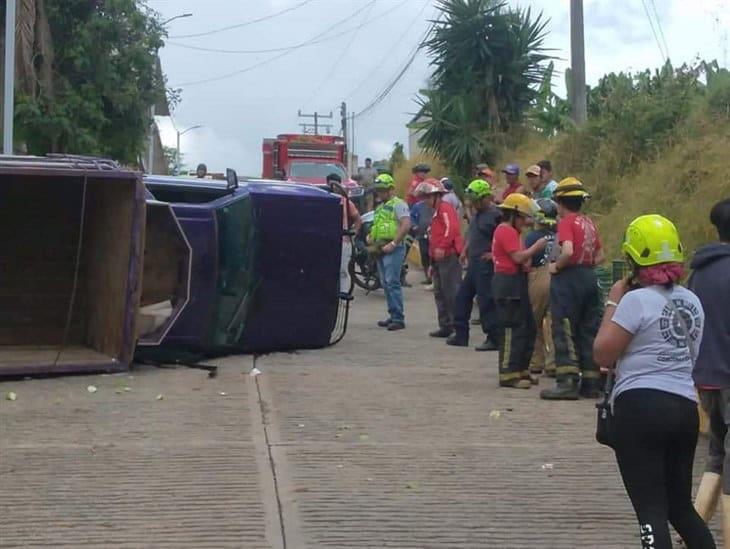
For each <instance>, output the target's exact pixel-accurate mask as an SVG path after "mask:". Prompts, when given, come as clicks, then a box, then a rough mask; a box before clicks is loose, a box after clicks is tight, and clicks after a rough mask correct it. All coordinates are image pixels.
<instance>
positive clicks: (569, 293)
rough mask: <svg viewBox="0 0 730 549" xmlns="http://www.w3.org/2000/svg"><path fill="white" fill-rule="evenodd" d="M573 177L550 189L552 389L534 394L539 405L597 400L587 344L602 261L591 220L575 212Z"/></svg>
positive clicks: (580, 200)
mask: <svg viewBox="0 0 730 549" xmlns="http://www.w3.org/2000/svg"><path fill="white" fill-rule="evenodd" d="M589 196H590V195H589V194H588V192H586V190H585V188H584V187H583V183H581V182H580V181H578V180H577V179H576V178H575V177H568V178H566V179H563V180H562V181H561V182H560V183H559V184H558V186H557V187H556V188H555V191H554V193H553V197H554V200H555V201H556V202H557V203H558V215H559V216H560V221H559V222H558V235H557V240H558V245H559V247H560V248H559V249H560V254H559V256H558V258H557V260H556V261H555V262H554V263H551V265H550V273H551V274H552V277H551V280H550V312H551V314H552V317H553V344H554V346H555V366H556V369H555V372H556V374H557V378H558V379H557V386H556V387H555V388H554V389H546V390H544V391H542V392H541V393H540V398H543V399H545V400H577V399H578V398H580V397H581V396H583V397H585V398H596V397H597V396H599V395H600V390H599V369H598V367H597V366H596V363H595V362H594V361H593V340H594V339H595V337H596V333H597V332H598V326H599V324H600V321H601V317H600V314H601V297H600V293H599V289H598V281H597V279H596V274H595V267H596V265H599V264H600V263H602V262H603V260H604V255H603V250H602V249H601V240H600V238H599V237H598V231H597V230H596V225H595V224H594V223H593V220H592V219H591V218H589V217H587V216H586V215H583V214H581V213H580V211H581V208H582V207H583V204H584V203H585V201H586V200H587V199H588V198H589Z"/></svg>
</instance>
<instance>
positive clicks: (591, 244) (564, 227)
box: [558, 213, 601, 267]
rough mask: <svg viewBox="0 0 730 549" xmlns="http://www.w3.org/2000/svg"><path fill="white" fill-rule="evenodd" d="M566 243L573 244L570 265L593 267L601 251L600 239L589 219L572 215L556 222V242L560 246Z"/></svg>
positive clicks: (575, 214)
mask: <svg viewBox="0 0 730 549" xmlns="http://www.w3.org/2000/svg"><path fill="white" fill-rule="evenodd" d="M567 241H571V242H572V243H573V255H572V257H571V258H570V264H571V265H582V266H587V267H593V266H595V264H596V257H597V256H598V252H599V251H600V250H601V239H600V238H599V237H598V231H597V230H596V225H595V223H593V220H592V219H591V218H590V217H586V216H584V215H580V214H577V213H572V214H569V215H567V216H565V217H563V218H562V219H561V220H560V221H559V222H558V242H559V243H560V244H562V243H563V242H567Z"/></svg>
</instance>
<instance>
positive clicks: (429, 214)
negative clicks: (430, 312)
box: [411, 200, 433, 290]
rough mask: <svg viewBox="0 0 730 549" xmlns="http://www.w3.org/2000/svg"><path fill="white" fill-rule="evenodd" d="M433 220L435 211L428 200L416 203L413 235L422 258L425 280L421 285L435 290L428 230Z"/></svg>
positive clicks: (413, 214)
mask: <svg viewBox="0 0 730 549" xmlns="http://www.w3.org/2000/svg"><path fill="white" fill-rule="evenodd" d="M432 220H433V210H432V209H431V206H429V204H428V202H427V201H426V200H421V201H420V202H416V203H415V204H414V205H413V207H411V233H412V234H413V237H414V238H415V239H416V242H417V243H418V254H419V256H420V258H421V267H423V273H424V276H425V278H424V280H423V282H422V283H421V284H422V285H424V287H425V289H427V290H433V281H432V280H431V274H430V273H431V258H430V256H429V254H428V229H429V228H430V227H431V221H432Z"/></svg>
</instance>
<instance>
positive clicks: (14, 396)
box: [5, 391, 18, 400]
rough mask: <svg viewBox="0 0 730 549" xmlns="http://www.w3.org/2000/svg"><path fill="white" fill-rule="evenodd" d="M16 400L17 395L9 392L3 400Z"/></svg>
mask: <svg viewBox="0 0 730 549" xmlns="http://www.w3.org/2000/svg"><path fill="white" fill-rule="evenodd" d="M17 398H18V395H16V394H15V393H14V392H13V391H9V392H8V393H6V394H5V400H16V399H17Z"/></svg>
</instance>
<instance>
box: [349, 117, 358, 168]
mask: <svg viewBox="0 0 730 549" xmlns="http://www.w3.org/2000/svg"><path fill="white" fill-rule="evenodd" d="M350 131H351V132H352V139H351V140H350V147H351V148H352V149H351V150H352V153H351V154H352V157H351V158H350V163H351V164H352V171H353V172H356V171H357V166H356V165H355V164H356V162H355V113H354V112H353V113H352V115H351V116H350Z"/></svg>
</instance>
